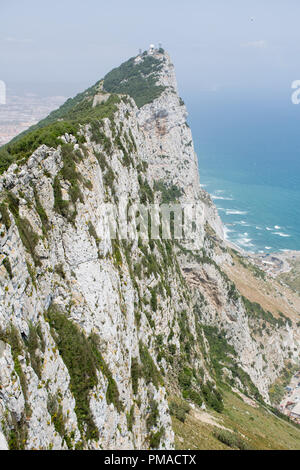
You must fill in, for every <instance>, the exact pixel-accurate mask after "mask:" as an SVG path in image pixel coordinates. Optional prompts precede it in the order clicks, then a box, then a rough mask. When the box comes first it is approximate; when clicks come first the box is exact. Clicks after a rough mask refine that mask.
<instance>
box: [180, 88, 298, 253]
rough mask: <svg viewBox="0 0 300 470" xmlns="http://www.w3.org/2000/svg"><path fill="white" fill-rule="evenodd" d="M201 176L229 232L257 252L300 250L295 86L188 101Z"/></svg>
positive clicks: (241, 244)
mask: <svg viewBox="0 0 300 470" xmlns="http://www.w3.org/2000/svg"><path fill="white" fill-rule="evenodd" d="M186 104H187V107H188V110H189V118H188V122H189V125H190V127H191V129H192V133H193V139H194V143H195V150H196V152H197V155H198V160H199V172H200V183H201V185H202V187H203V188H204V189H205V190H206V191H208V193H210V195H211V197H212V199H213V201H214V203H215V204H216V206H217V208H218V211H219V215H220V217H221V219H222V221H223V223H224V225H225V230H226V237H227V239H228V240H230V241H231V242H233V243H235V244H236V245H238V246H239V247H240V248H242V249H244V250H246V251H249V252H255V253H258V252H260V253H269V252H279V251H285V250H300V105H294V104H292V102H291V99H290V93H289V90H288V92H286V93H284V94H283V95H282V96H280V94H277V95H275V96H274V95H270V96H265V95H264V94H263V93H262V94H261V96H256V95H255V96H251V97H249V96H245V95H244V93H240V94H239V93H234V92H231V93H213V92H209V93H203V94H199V95H197V99H191V100H187V101H186Z"/></svg>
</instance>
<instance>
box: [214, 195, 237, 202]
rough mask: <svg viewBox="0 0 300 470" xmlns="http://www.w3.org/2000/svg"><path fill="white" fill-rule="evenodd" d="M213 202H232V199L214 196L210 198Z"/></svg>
mask: <svg viewBox="0 0 300 470" xmlns="http://www.w3.org/2000/svg"><path fill="white" fill-rule="evenodd" d="M211 198H212V199H214V200H221V201H233V198H232V197H225V196H215V195H214V194H213V195H212V197H211Z"/></svg>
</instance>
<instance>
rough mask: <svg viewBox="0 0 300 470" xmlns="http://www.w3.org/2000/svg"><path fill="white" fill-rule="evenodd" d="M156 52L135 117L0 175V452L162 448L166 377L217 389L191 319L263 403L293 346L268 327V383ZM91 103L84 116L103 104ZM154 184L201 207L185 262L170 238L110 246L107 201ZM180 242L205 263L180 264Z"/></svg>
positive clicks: (166, 435)
mask: <svg viewBox="0 0 300 470" xmlns="http://www.w3.org/2000/svg"><path fill="white" fill-rule="evenodd" d="M157 57H158V58H159V60H161V61H162V64H163V67H162V68H161V70H160V72H159V74H158V76H157V83H158V84H159V85H162V86H164V87H165V88H164V90H163V92H162V93H161V94H160V96H159V97H158V98H156V99H155V100H154V101H153V102H151V103H148V104H146V105H144V106H142V107H141V108H140V109H138V108H137V106H136V104H135V102H134V101H133V99H131V98H123V97H122V98H121V99H120V101H119V103H118V106H117V110H116V112H115V113H114V117H113V120H112V119H108V118H105V117H104V118H103V119H102V120H101V121H99V122H97V124H96V131H95V127H93V126H92V125H90V124H89V123H87V124H85V125H84V126H81V131H80V132H81V136H82V137H83V136H84V140H85V142H84V143H82V139H79V137H78V136H74V135H71V134H65V135H64V136H62V138H61V145H59V146H58V147H57V148H49V147H47V146H45V145H42V146H41V147H39V148H38V149H37V150H36V151H35V152H34V153H33V154H32V155H31V156H30V158H29V159H28V160H27V162H25V163H22V164H19V165H16V164H13V165H11V166H10V168H9V169H8V170H7V171H6V172H5V173H4V174H3V175H2V176H1V177H0V189H1V201H2V205H1V216H2V218H1V225H0V244H1V265H0V423H1V424H0V427H1V429H2V432H1V433H0V448H1V447H4V448H5V447H7V445H8V444H9V446H10V448H26V449H64V448H65V449H66V448H75V447H77V448H92V449H133V448H136V449H148V448H149V447H152V448H161V449H163V448H167V449H172V448H173V447H174V433H173V430H172V426H171V417H170V412H169V407H168V395H169V393H170V390H171V393H175V392H177V393H180V388H179V385H178V383H179V382H180V381H179V382H178V375H179V374H180V372H181V371H182V370H184V369H185V368H188V370H193V371H194V372H193V373H194V375H195V377H194V378H193V384H194V385H195V387H197V384H198V382H199V383H200V381H201V383H202V382H203V383H204V384H205V383H206V382H207V381H210V382H212V383H213V382H214V378H213V375H212V373H211V370H210V367H211V366H210V363H209V362H210V361H209V359H208V360H205V359H204V355H203V353H205V356H207V357H209V348H208V343H207V341H206V339H205V336H204V333H203V331H202V330H201V324H202V323H207V324H212V325H217V326H218V327H219V326H221V327H222V328H223V329H225V330H226V332H227V336H228V341H230V343H231V344H233V346H234V348H235V350H236V351H237V353H238V358H239V363H240V365H241V366H242V367H243V368H244V370H246V371H247V372H248V374H249V375H250V377H251V379H252V380H253V382H254V384H255V385H256V386H257V387H258V389H259V391H260V392H261V393H262V394H263V395H264V396H265V398H267V388H268V384H269V383H270V382H271V381H272V380H273V379H274V378H276V374H278V373H279V372H278V371H277V370H276V369H275V365H277V366H278V370H280V368H282V367H283V358H285V357H286V356H287V344H288V346H289V347H290V348H293V347H294V348H295V351H296V348H299V343H296V341H295V339H294V335H293V331H292V329H289V330H280V331H278V332H276V335H275V336H272V340H271V339H270V341H269V342H266V350H265V353H264V354H265V355H266V357H267V363H268V364H267V367H268V370H267V373H266V370H265V369H264V367H265V364H263V362H262V354H261V353H259V352H258V344H257V342H256V341H255V340H254V339H253V338H252V337H251V331H250V327H249V322H248V318H247V316H246V314H245V310H244V307H243V305H242V304H241V301H239V300H236V301H232V299H230V298H229V296H228V292H229V291H230V285H229V284H228V282H227V281H226V280H224V278H223V277H222V274H220V271H219V270H218V269H217V268H216V266H218V263H221V262H222V261H224V259H227V260H228V259H229V260H230V255H229V254H228V253H227V252H226V248H225V245H224V242H223V241H222V238H223V228H222V224H221V222H220V219H219V217H218V214H217V211H216V209H215V207H214V205H213V204H212V202H211V200H210V199H209V197H208V196H207V195H206V194H205V193H204V192H203V191H202V190H201V188H200V184H199V176H198V166H197V158H196V155H195V152H194V148H193V141H192V136H191V131H190V129H189V127H188V126H187V124H186V109H185V106H184V104H183V103H182V101H181V100H180V98H179V96H178V93H177V85H176V78H175V72H174V67H173V65H172V64H171V61H170V58H169V56H168V55H167V54H161V53H157ZM99 93H100V91H99ZM100 95H101V93H100V94H99V96H100ZM96 96H97V97H96V98H94V99H93V103H94V106H97V104H99V103H102V102H103V103H107V101H108V98H107V95H105V99H104V100H102V98H101V96H100V97H99V96H98V95H96ZM72 162H73V163H72ZM74 162H75V167H74V166H73V165H74ZM66 168H67V169H68V171H67V170H66ZM157 183H163V185H164V187H166V188H169V187H170V186H171V185H174V186H175V189H176V191H175V193H176V197H177V198H178V199H180V201H181V202H182V203H189V202H191V203H192V204H194V205H195V206H196V207H197V208H198V212H199V218H198V221H200V222H199V224H198V225H197V227H196V231H195V234H194V241H193V243H192V245H191V246H190V245H189V244H185V247H184V248H183V252H182V250H181V249H178V246H177V245H176V244H173V243H171V242H170V241H169V240H163V239H158V240H155V241H153V242H151V243H149V241H143V240H138V239H137V238H135V239H132V240H121V239H117V240H112V239H111V236H110V232H109V227H108V224H107V217H106V212H105V210H106V209H105V208H106V206H105V204H107V203H119V202H120V201H123V200H124V201H127V200H130V203H131V204H135V203H137V204H138V203H141V202H142V203H143V204H146V205H147V204H150V203H151V202H157V201H159V200H160V197H161V196H160V192H161V191H159V189H158V190H157V191H155V188H156V185H157ZM158 188H161V187H160V186H159V185H158ZM207 224H209V226H210V227H212V229H213V231H214V232H215V236H216V237H217V239H218V246H219V247H220V246H221V249H220V248H218V249H216V247H215V246H213V245H212V244H211V243H210V242H208V241H207V239H206V225H207ZM188 248H192V249H193V250H194V252H195V253H196V254H197V253H199V249H204V250H205V252H206V253H207V256H209V258H210V259H211V260H213V261H212V265H210V264H207V263H205V262H200V261H199V259H196V260H193V262H192V263H190V262H189V261H188V260H187V257H186V253H185V252H184V250H187V249H188ZM182 253H185V254H184V255H183V254H182ZM201 253H202V252H201ZM201 256H202V259H203V253H202V254H201ZM183 274H184V275H183ZM200 294H201V295H202V296H203V297H204V298H205V299H206V301H207V303H206V304H205V305H204V303H203V297H201V296H200ZM199 298H200V300H199ZM199 312H200V313H199ZM188 341H189V342H190V344H188ZM283 351H284V354H283ZM295 354H296V352H295ZM281 356H282V357H281ZM276 357H277V359H276ZM279 357H280V358H279ZM197 374H198V375H197ZM266 376H268V377H267V378H266ZM82 384H86V386H85V387H83V388H82ZM238 385H239V384H238ZM240 385H241V387H243V384H240Z"/></svg>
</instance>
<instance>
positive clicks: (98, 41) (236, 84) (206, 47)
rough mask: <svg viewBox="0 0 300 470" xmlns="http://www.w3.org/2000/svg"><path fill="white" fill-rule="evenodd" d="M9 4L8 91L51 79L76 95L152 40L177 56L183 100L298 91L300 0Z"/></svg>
mask: <svg viewBox="0 0 300 470" xmlns="http://www.w3.org/2000/svg"><path fill="white" fill-rule="evenodd" d="M0 7H1V10H0V14H1V28H0V64H1V67H0V79H1V80H5V81H6V83H7V86H8V87H9V86H10V85H12V84H15V83H19V84H20V85H22V84H24V86H25V85H26V86H27V85H28V84H29V85H30V84H45V85H47V87H48V89H49V91H50V92H52V91H54V89H55V92H56V93H59V92H60V91H61V93H59V94H65V95H67V94H72V93H74V92H75V91H81V89H82V88H84V87H86V86H88V85H90V84H92V83H94V82H95V81H97V80H98V79H99V78H101V77H102V76H104V74H105V73H106V72H108V71H109V70H110V69H111V68H112V67H114V66H117V65H119V64H120V63H121V62H122V61H124V60H126V59H127V58H129V57H131V56H133V55H136V54H137V51H138V49H139V48H142V49H143V50H144V49H146V48H147V47H148V45H149V44H150V43H152V42H153V43H155V44H157V43H158V42H161V43H162V45H163V47H164V48H165V49H166V50H167V51H168V52H169V53H170V54H171V56H172V59H173V62H174V63H175V66H176V70H177V78H178V82H179V85H180V91H181V94H182V95H183V96H184V97H185V96H188V97H191V96H195V95H197V93H199V92H203V91H205V90H209V91H213V92H218V91H220V90H231V91H232V90H237V91H238V92H239V93H244V92H245V93H249V94H252V93H254V94H260V93H261V92H263V93H264V92H268V93H285V92H287V93H288V94H290V86H291V82H292V81H293V80H295V79H300V28H299V18H300V2H299V0H206V1H204V0H184V1H183V0H152V1H149V2H146V1H144V0H127V1H119V0H110V1H108V0H105V1H102V0H98V1H96V0H84V1H82V0H80V1H79V0H52V1H51V2H50V1H49V2H45V1H41V0H26V1H24V0H9V1H6V0H0ZM50 84H52V85H51V86H50ZM32 91H34V90H32Z"/></svg>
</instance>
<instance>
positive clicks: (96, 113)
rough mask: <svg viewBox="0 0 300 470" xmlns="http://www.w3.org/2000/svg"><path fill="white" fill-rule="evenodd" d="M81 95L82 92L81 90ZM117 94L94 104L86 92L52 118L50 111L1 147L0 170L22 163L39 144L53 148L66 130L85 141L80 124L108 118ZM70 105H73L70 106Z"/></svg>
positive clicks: (110, 115)
mask: <svg viewBox="0 0 300 470" xmlns="http://www.w3.org/2000/svg"><path fill="white" fill-rule="evenodd" d="M83 95H84V94H83ZM119 102H120V98H119V97H118V96H116V95H111V96H110V97H109V99H108V100H107V101H106V102H105V103H101V104H99V105H97V106H95V107H93V100H92V97H90V96H89V95H88V97H87V98H85V99H83V100H82V101H79V102H78V100H75V99H74V101H73V102H72V103H70V104H69V105H67V106H65V107H64V105H63V106H62V107H61V108H60V110H59V112H58V111H57V115H54V116H55V119H60V120H59V121H54V122H53V119H54V117H53V115H50V116H49V117H48V118H46V119H44V120H43V121H41V122H40V123H38V124H37V125H36V126H34V127H33V128H31V129H29V130H28V131H26V132H25V133H23V134H20V135H19V136H17V137H16V138H15V139H13V140H12V141H11V142H10V143H8V144H6V145H4V146H3V147H1V149H0V174H2V173H3V172H4V171H6V170H7V168H8V167H9V166H10V165H11V164H12V163H13V162H17V163H24V162H26V160H27V159H28V158H29V157H30V155H31V154H32V153H33V152H34V151H35V150H36V149H37V148H38V147H39V146H40V145H43V144H44V145H47V146H48V147H54V148H56V147H57V146H58V145H59V144H61V143H62V141H61V139H60V138H59V137H60V136H62V135H64V134H65V133H68V134H72V135H74V136H75V137H76V138H77V140H78V141H79V142H81V143H82V142H84V141H85V138H84V137H83V136H82V135H81V134H80V125H85V124H91V125H92V126H93V125H95V122H99V121H100V120H101V119H103V118H105V117H107V118H109V119H111V118H112V117H113V114H114V113H115V112H116V110H117V104H118V103H119ZM72 105H73V107H72Z"/></svg>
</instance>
